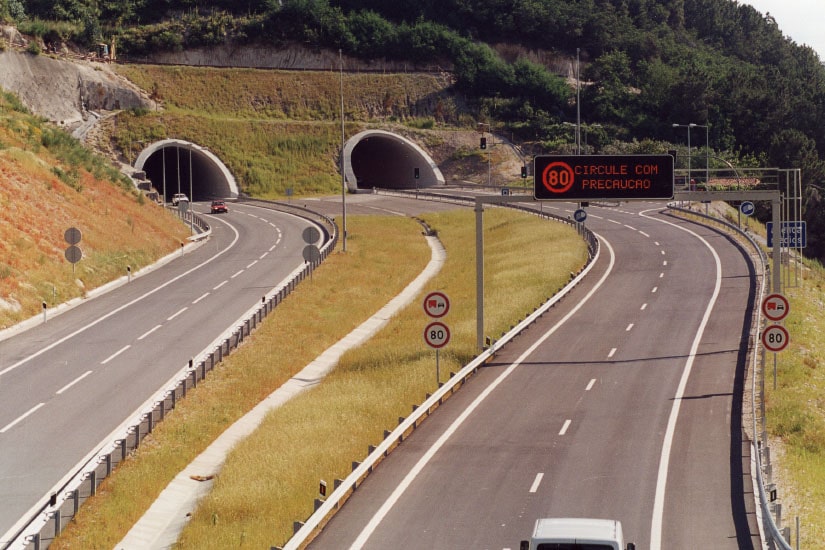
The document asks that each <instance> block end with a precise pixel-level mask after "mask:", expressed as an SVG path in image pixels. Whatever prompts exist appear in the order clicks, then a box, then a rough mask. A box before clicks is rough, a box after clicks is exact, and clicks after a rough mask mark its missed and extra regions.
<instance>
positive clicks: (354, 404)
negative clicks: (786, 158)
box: [53, 209, 586, 549]
mask: <svg viewBox="0 0 825 550" xmlns="http://www.w3.org/2000/svg"><path fill="white" fill-rule="evenodd" d="M423 217H424V218H425V220H426V221H427V222H428V224H429V225H430V227H433V228H434V229H436V230H437V231H438V234H439V237H440V238H441V240H442V242H443V243H444V245H445V247H446V249H447V255H448V257H447V262H446V264H445V266H444V268H443V269H442V271H441V272H440V273H439V275H438V276H437V277H436V279H434V280H433V281H432V284H431V285H430V287H429V289H431V290H435V289H438V290H442V291H444V292H446V293H447V294H448V295H449V296H450V299H451V304H452V305H451V310H450V314H449V315H448V319H447V320H446V322H448V323H449V324H450V327H451V330H452V333H453V337H452V340H451V342H450V345H449V346H448V347H447V348H446V349H444V350H442V355H441V357H442V367H443V368H442V369H441V372H442V373H447V372H449V371H450V370H457V369H458V368H460V366H461V365H463V364H464V363H466V362H467V361H468V360H469V359H470V358H471V357H472V356H473V355H474V354H475V349H474V345H475V333H474V331H475V310H474V308H475V299H474V293H475V287H474V284H475V275H474V269H473V266H474V247H473V243H474V242H475V236H474V223H473V213H472V212H470V211H468V210H458V211H454V212H449V213H442V214H431V215H426V216H423ZM348 229H349V239H348V252H347V253H346V254H340V253H336V254H333V255H332V256H331V257H330V258H329V259H328V260H327V261H326V262H325V263H324V265H323V266H321V268H320V269H319V270H318V271H316V273H315V274H314V276H313V278H312V280H311V281H306V282H304V283H302V284H301V285H299V287H298V289H297V291H296V292H295V293H294V294H293V295H291V296H290V297H289V298H288V299H287V300H285V301H284V302H283V303H282V304H281V305H280V306H279V307H278V308H277V310H276V311H275V313H274V314H273V315H272V316H270V317H269V318H268V319H267V321H266V322H265V323H264V324H263V325H262V326H261V328H260V329H259V330H258V331H257V332H256V333H255V334H254V335H253V337H252V338H251V339H250V341H249V342H248V343H247V344H246V345H244V346H243V347H242V348H241V349H240V350H239V351H238V352H236V353H235V354H233V355H232V356H231V357H229V358H228V360H227V362H226V363H225V365H223V366H222V367H221V368H219V369H217V370H216V371H215V373H214V375H213V376H212V377H210V378H209V379H208V380H207V382H206V383H204V384H201V385H199V386H198V390H197V391H195V392H192V393H191V394H190V396H189V397H187V399H186V400H185V401H184V402H182V403H181V405H180V406H179V407H178V409H176V410H175V411H174V413H172V414H170V415H169V416H168V417H167V419H166V420H165V421H164V422H163V423H162V424H161V425H160V426H159V427H158V428H157V429H156V430H155V432H154V433H153V434H152V436H151V437H150V438H147V440H146V442H145V443H144V445H143V446H142V447H141V449H139V451H138V452H137V453H136V454H135V456H134V457H132V459H130V460H128V461H127V462H126V463H124V464H123V465H122V466H121V467H120V468H119V469H118V471H117V472H116V473H115V475H114V476H112V477H111V478H109V479H108V480H106V481H105V482H104V484H103V485H102V486H101V488H100V489H99V491H98V496H97V497H95V498H93V499H90V500H89V501H88V502H87V504H86V505H85V506H84V507H83V508H82V509H81V512H80V514H79V515H78V517H77V518H76V521H75V522H73V523H72V525H71V526H70V527H69V528H68V529H67V530H66V531H65V532H64V533H63V535H62V536H61V537H60V538H58V540H57V541H56V542H55V544H54V545H53V548H81V547H82V548H106V549H110V548H112V547H113V546H114V545H115V544H116V543H117V542H118V541H119V540H120V539H121V538H122V537H123V536H124V535H125V533H126V532H127V531H128V529H129V528H130V527H131V526H132V525H133V524H134V522H135V521H137V519H138V518H139V517H140V515H141V514H142V513H143V512H144V511H145V510H146V509H148V507H149V506H150V505H151V503H152V501H153V500H154V499H155V498H156V497H157V495H158V494H159V493H160V491H161V490H163V488H164V487H165V486H166V485H167V484H168V482H169V481H170V480H171V479H172V478H173V477H174V476H175V475H176V474H177V473H178V472H179V471H180V470H182V469H183V468H184V467H185V466H186V465H187V464H188V463H189V462H190V461H191V460H192V459H193V458H194V457H195V456H197V455H198V454H199V453H200V452H201V451H202V450H203V449H204V448H205V447H206V446H208V444H209V443H211V441H213V440H214V438H215V437H217V435H219V434H220V433H221V432H222V431H223V430H224V429H225V428H226V427H228V426H229V425H230V424H231V423H232V422H234V421H235V420H236V419H237V418H239V417H240V416H242V415H243V414H244V413H245V412H246V411H248V410H250V409H251V408H252V407H253V406H254V405H255V404H257V403H258V402H260V401H261V400H262V399H263V398H264V397H266V395H268V394H269V393H271V392H272V391H273V390H274V389H275V388H277V387H278V386H280V385H281V384H282V383H283V382H284V381H285V380H286V379H288V378H289V377H290V376H292V374H294V373H295V372H297V371H298V370H300V369H301V368H302V367H303V366H304V365H306V364H307V363H309V362H310V361H311V360H312V359H314V358H315V357H316V356H317V355H319V354H320V353H321V352H322V351H323V350H325V349H326V348H327V347H329V346H330V345H331V344H332V343H334V342H336V341H337V340H338V339H340V338H341V337H342V336H344V335H345V334H347V333H348V332H349V331H350V330H352V328H354V327H355V326H357V325H359V324H360V323H361V322H363V320H365V319H366V318H368V317H369V316H370V315H371V314H373V313H374V312H375V311H377V310H378V309H380V307H381V306H383V305H384V304H385V303H386V302H387V301H389V299H390V298H392V297H393V296H394V295H395V294H397V293H398V292H399V291H400V290H401V289H402V288H403V287H404V286H406V284H407V283H408V282H409V281H410V280H412V279H413V278H414V277H415V276H416V275H417V274H418V273H419V272H420V271H421V270H422V269H423V267H424V266H425V265H426V263H427V261H428V260H429V255H430V253H429V247H427V245H426V242H425V241H424V239H423V238H422V237H421V230H420V226H418V225H417V224H416V223H415V222H413V221H412V220H409V219H402V218H394V217H392V218H390V217H355V216H353V217H350V218H349V219H348ZM485 246H486V250H485V254H486V258H487V263H486V266H487V269H486V271H487V272H488V276H487V291H486V300H487V310H488V316H487V326H488V327H490V329H489V332H490V334H491V335H496V336H497V335H498V334H500V333H502V332H504V331H505V330H506V329H508V328H509V326H510V325H511V324H514V323H515V322H516V321H517V320H518V319H520V318H523V317H524V315H525V314H526V313H527V312H528V311H531V310H532V308H533V307H535V306H536V305H538V304H539V303H540V302H542V301H543V300H544V299H546V298H547V297H548V296H550V295H552V294H553V293H555V292H556V291H557V290H558V289H559V288H561V287H562V286H563V285H564V284H565V283H566V282H567V280H568V279H569V273H570V272H571V271H577V270H578V268H580V267H581V266H582V265H583V263H584V262H585V260H586V249H585V246H584V244H583V243H582V241H581V239H580V238H579V237H578V236H577V235H576V234H575V232H574V231H573V230H572V229H570V228H568V227H565V226H560V225H558V224H555V223H550V222H547V221H544V220H541V219H539V218H537V217H535V216H531V215H528V214H523V213H516V212H512V211H506V210H499V209H493V210H489V211H488V212H487V213H486V214H485ZM525 250H530V251H531V254H525ZM491 266H497V267H495V268H491ZM503 266H507V269H506V270H504V269H503ZM500 267H501V268H502V271H503V272H504V273H503V274H499V273H498V272H497V271H498V270H499V268H500ZM425 321H426V319H425V316H424V314H423V312H422V311H421V304H420V300H417V301H415V302H414V303H413V304H411V305H410V306H408V307H407V308H406V309H405V310H404V311H402V312H401V313H400V314H399V315H397V316H396V317H395V318H393V319H392V320H391V321H390V323H389V324H388V325H387V326H386V327H385V328H384V329H383V330H382V331H381V332H380V333H379V334H378V335H376V336H375V337H374V338H373V339H372V340H370V341H369V342H368V343H367V344H365V345H364V346H362V347H360V348H358V349H355V350H352V351H350V352H348V353H347V354H346V355H345V356H344V357H343V358H342V360H341V362H340V364H339V366H338V367H337V368H336V369H335V370H334V371H333V373H331V374H330V375H329V376H328V377H327V379H325V380H324V381H323V382H322V383H321V384H319V385H318V386H317V387H316V388H314V389H313V390H310V391H308V392H306V393H304V394H302V395H301V396H298V397H297V398H295V399H293V400H292V401H291V402H289V403H288V404H286V405H285V406H283V407H281V408H280V409H278V410H276V411H273V412H272V413H271V414H270V415H269V416H268V418H267V419H266V421H265V422H264V424H263V425H262V426H261V427H260V428H259V429H258V431H257V432H256V433H255V434H254V436H253V437H250V438H249V439H247V440H246V441H244V442H242V443H241V444H239V445H238V446H237V447H236V448H235V449H234V450H233V452H232V453H231V454H230V456H229V457H228V459H227V462H226V464H225V466H224V468H223V470H222V471H221V473H220V474H219V476H218V477H217V478H216V480H215V486H214V488H213V491H212V493H211V494H210V495H209V496H208V497H206V498H205V499H204V501H203V502H202V503H201V505H200V506H199V508H198V510H197V511H196V512H195V514H194V516H193V518H192V521H191V523H190V525H189V527H187V529H186V530H185V531H184V533H183V535H182V538H181V541H180V542H179V547H181V548H227V547H237V546H240V545H244V546H247V545H248V546H249V547H255V548H259V547H265V548H268V547H270V546H272V545H276V544H282V543H283V542H284V541H285V540H286V539H288V538H289V536H291V533H292V522H293V521H295V520H303V519H305V518H306V517H307V516H309V514H310V513H311V512H312V507H313V499H314V498H315V497H316V496H317V490H318V482H319V480H320V479H326V480H328V481H330V483H331V481H332V480H333V479H335V478H343V477H346V474H347V473H348V472H349V469H350V466H351V461H353V460H361V459H363V458H364V457H365V456H366V454H367V446H368V445H371V444H376V443H378V442H379V441H380V440H381V439H382V438H383V431H384V430H385V429H391V428H393V427H394V426H395V424H396V423H397V419H398V417H399V416H406V415H407V414H409V411H410V407H411V405H412V404H414V403H420V402H421V401H422V400H423V399H424V396H425V394H426V392H428V391H432V390H433V389H434V388H435V360H434V355H433V352H432V350H430V349H429V348H427V347H426V345H425V344H424V342H423V337H422V331H423V327H424V325H425ZM444 377H446V374H444Z"/></svg>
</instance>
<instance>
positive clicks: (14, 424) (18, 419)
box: [0, 403, 45, 434]
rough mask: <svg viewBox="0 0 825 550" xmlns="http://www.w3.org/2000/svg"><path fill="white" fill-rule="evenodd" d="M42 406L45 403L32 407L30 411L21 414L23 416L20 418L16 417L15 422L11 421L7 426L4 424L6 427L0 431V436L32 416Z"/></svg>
mask: <svg viewBox="0 0 825 550" xmlns="http://www.w3.org/2000/svg"><path fill="white" fill-rule="evenodd" d="M43 405H45V403H40V404H39V405H35V406H34V407H32V408H31V409H29V411H28V412H26V413H23V414H21V415H20V416H18V417H17V419H16V420H12V421H11V422H9V423H8V424H6V425H5V426H4V427H3V429H0V434H4V433H6V432H7V431H9V430H10V429H12V428H14V427H15V426H16V425H17V424H19V423H20V422H22V421H23V420H25V419H26V418H27V417H28V416H30V415H32V414H34V413H35V411H37V409H39V408H40V407H42V406H43Z"/></svg>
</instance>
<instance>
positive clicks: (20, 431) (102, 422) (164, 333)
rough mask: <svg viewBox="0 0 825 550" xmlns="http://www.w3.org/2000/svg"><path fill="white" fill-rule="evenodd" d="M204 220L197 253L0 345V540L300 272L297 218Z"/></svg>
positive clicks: (262, 214)
mask: <svg viewBox="0 0 825 550" xmlns="http://www.w3.org/2000/svg"><path fill="white" fill-rule="evenodd" d="M193 207H194V208H195V209H196V210H197V211H201V212H208V205H205V204H196V205H194V206H193ZM208 218H209V222H210V224H211V226H212V228H213V234H212V237H210V238H209V240H208V241H207V242H206V243H204V244H203V245H202V246H200V247H199V248H197V249H195V250H193V251H190V252H188V253H186V254H185V255H183V254H182V255H181V257H180V258H178V259H175V260H174V261H172V262H170V263H168V264H167V265H165V266H163V267H161V268H159V269H157V270H155V271H152V272H150V273H148V274H146V275H144V276H141V277H136V278H134V279H133V280H132V281H131V282H130V283H129V284H127V285H125V286H122V287H120V288H118V289H116V290H114V291H112V292H109V293H107V294H105V295H103V296H101V297H98V298H96V299H94V300H89V301H87V302H85V303H83V304H82V305H80V306H78V307H76V308H74V309H71V310H69V311H67V312H64V313H63V314H61V315H58V316H55V317H54V318H51V319H49V320H48V321H47V322H46V323H45V324H42V325H40V326H37V327H36V328H33V329H31V330H29V331H27V332H25V333H22V334H20V335H18V336H15V337H13V338H11V339H9V340H6V341H3V342H0V536H2V535H3V533H6V532H7V530H8V529H10V528H11V527H12V526H13V525H14V524H15V522H17V521H18V520H19V519H20V518H21V517H24V516H25V515H26V514H27V513H28V511H29V510H30V508H31V507H32V506H33V505H35V504H36V503H37V502H38V500H40V499H42V498H43V497H44V496H46V495H48V494H49V491H50V490H51V489H52V487H54V486H55V484H57V483H58V482H59V481H60V480H61V479H63V478H64V476H66V475H67V474H68V473H69V472H71V471H72V470H73V468H74V467H75V466H76V465H78V464H79V461H81V460H82V459H83V458H84V457H85V456H87V455H88V454H89V453H90V452H92V451H93V450H95V449H97V448H98V447H99V446H100V444H101V443H102V442H104V439H105V438H106V437H107V436H108V435H109V434H111V433H112V432H113V431H115V429H116V428H118V427H119V426H120V425H121V424H122V423H123V422H124V421H126V420H127V419H129V418H131V417H132V416H134V415H135V413H137V411H138V410H139V409H140V407H141V406H142V405H143V403H144V402H145V401H146V400H147V399H149V398H150V397H151V396H152V395H153V394H155V393H156V392H157V391H158V390H159V389H160V388H162V387H164V386H165V385H166V384H167V383H169V382H170V381H171V379H172V378H173V377H174V376H175V375H176V374H177V373H179V372H180V371H181V370H182V369H183V368H185V367H186V365H187V363H188V361H189V359H190V358H192V357H194V356H196V355H197V354H198V353H200V352H201V351H203V350H204V349H206V348H207V347H208V346H209V345H210V344H211V343H212V342H213V341H214V340H215V338H217V337H218V336H219V335H221V334H222V333H223V332H224V331H225V330H227V329H228V328H230V327H233V326H234V323H236V322H237V321H238V320H239V319H240V317H241V316H242V315H243V314H244V312H246V311H247V310H248V309H250V308H251V307H253V306H254V305H255V304H256V303H259V302H260V300H261V297H262V296H264V295H265V294H266V293H267V292H268V291H269V290H271V289H272V288H273V287H275V286H277V285H278V283H280V282H281V281H282V280H283V279H284V278H285V277H286V276H287V275H288V274H289V273H291V272H292V271H293V270H294V269H295V268H296V267H298V266H300V265H301V264H302V263H303V257H302V250H303V248H304V246H306V243H304V241H303V238H302V231H303V229H304V228H305V227H307V226H308V225H310V224H309V222H307V221H306V220H303V219H300V218H297V217H294V216H291V215H288V214H284V213H280V212H276V211H272V210H266V209H261V208H255V207H251V206H245V205H240V204H238V205H236V204H230V212H229V213H228V214H221V215H216V216H208ZM0 542H2V541H0Z"/></svg>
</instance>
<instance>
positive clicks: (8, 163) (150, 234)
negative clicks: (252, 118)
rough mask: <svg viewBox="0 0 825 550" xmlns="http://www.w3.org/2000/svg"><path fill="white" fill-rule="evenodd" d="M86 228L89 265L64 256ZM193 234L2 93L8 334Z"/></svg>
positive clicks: (0, 229) (0, 247)
mask: <svg viewBox="0 0 825 550" xmlns="http://www.w3.org/2000/svg"><path fill="white" fill-rule="evenodd" d="M70 227H76V228H78V229H80V231H81V233H82V241H81V243H80V247H81V249H82V251H83V259H82V260H81V261H80V262H79V263H78V264H76V266H75V269H74V270H73V269H72V265H71V264H70V263H69V262H68V261H66V259H65V258H64V251H65V249H66V247H67V246H68V245H67V243H66V242H65V241H64V239H63V236H64V233H65V231H66V230H67V229H68V228H70ZM187 236H188V229H187V228H186V227H185V226H183V225H182V224H180V223H179V222H178V221H177V219H176V218H174V217H172V216H170V215H169V214H167V213H165V212H163V211H162V209H161V208H160V207H159V206H158V205H156V204H154V203H152V202H151V201H147V200H145V199H144V198H143V195H142V194H140V193H138V192H136V191H135V189H134V188H133V187H132V185H131V182H129V181H128V179H126V178H124V177H123V176H122V175H120V174H119V172H118V171H117V170H116V169H114V168H113V167H112V166H111V164H109V163H107V162H105V161H104V160H103V159H102V158H100V157H97V156H95V155H93V154H91V153H90V152H89V151H88V150H86V149H84V148H83V147H81V146H80V145H79V143H78V142H77V141H76V140H74V139H73V138H71V137H69V136H68V135H67V134H66V133H65V132H64V131H63V130H60V129H57V128H55V127H53V126H52V125H50V124H49V123H46V122H44V121H43V119H41V118H39V117H35V116H32V115H30V114H28V113H27V112H26V109H25V108H24V107H23V105H22V104H21V103H20V102H19V100H18V99H17V98H16V97H14V96H12V95H10V94H7V93H3V94H2V95H0V257H2V258H3V260H2V262H0V329H2V328H6V327H8V326H10V325H12V324H15V323H17V322H19V321H21V320H23V319H26V318H28V317H31V316H33V315H35V314H37V313H38V312H39V311H40V310H41V303H42V302H46V303H47V304H48V305H49V307H51V306H54V305H56V304H57V303H61V302H65V301H67V300H70V299H72V298H75V297H78V296H83V295H84V294H85V292H86V291H87V290H88V289H91V288H94V287H97V286H100V285H101V284H104V283H106V282H108V281H110V280H112V279H114V278H116V277H119V276H122V275H123V274H124V273H125V270H126V266H127V265H129V266H131V268H132V269H133V271H137V270H138V269H140V268H141V267H143V266H146V265H147V264H150V263H152V262H153V261H155V260H156V259H157V258H159V257H161V256H163V255H165V254H167V253H169V252H171V251H173V250H176V249H177V248H179V247H180V243H181V242H182V240H184V239H185V238H186V237H187Z"/></svg>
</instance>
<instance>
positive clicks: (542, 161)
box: [533, 155, 675, 202]
mask: <svg viewBox="0 0 825 550" xmlns="http://www.w3.org/2000/svg"><path fill="white" fill-rule="evenodd" d="M533 174H534V178H535V187H534V193H533V195H534V197H535V198H536V200H544V201H548V200H557V201H573V202H579V201H592V200H622V201H626V200H647V199H672V198H673V188H674V181H675V180H674V175H673V157H672V156H671V155H543V156H537V157H536V158H535V161H534V165H533Z"/></svg>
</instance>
